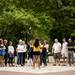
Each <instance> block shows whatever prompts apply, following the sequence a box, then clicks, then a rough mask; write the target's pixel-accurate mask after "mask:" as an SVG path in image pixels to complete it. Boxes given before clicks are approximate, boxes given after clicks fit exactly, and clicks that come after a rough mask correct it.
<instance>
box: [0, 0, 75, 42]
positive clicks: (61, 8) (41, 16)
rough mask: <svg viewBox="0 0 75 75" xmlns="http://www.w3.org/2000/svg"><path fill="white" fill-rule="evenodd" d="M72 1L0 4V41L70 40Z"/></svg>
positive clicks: (1, 0)
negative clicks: (3, 39) (66, 38)
mask: <svg viewBox="0 0 75 75" xmlns="http://www.w3.org/2000/svg"><path fill="white" fill-rule="evenodd" d="M74 3H75V0H0V37H1V38H6V39H9V40H14V41H17V40H18V39H20V38H22V39H24V40H26V38H27V39H28V40H30V39H34V38H36V37H39V38H41V39H43V40H44V39H47V40H53V39H54V38H59V39H62V38H64V37H70V36H71V35H72V33H73V30H75V26H74V25H75V4H74Z"/></svg>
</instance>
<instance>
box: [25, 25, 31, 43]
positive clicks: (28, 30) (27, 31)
mask: <svg viewBox="0 0 75 75" xmlns="http://www.w3.org/2000/svg"><path fill="white" fill-rule="evenodd" d="M30 32H31V26H29V27H28V28H27V30H26V44H27V42H28V34H30Z"/></svg>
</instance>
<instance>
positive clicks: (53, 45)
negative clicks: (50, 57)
mask: <svg viewBox="0 0 75 75" xmlns="http://www.w3.org/2000/svg"><path fill="white" fill-rule="evenodd" d="M52 53H54V44H53V46H52Z"/></svg>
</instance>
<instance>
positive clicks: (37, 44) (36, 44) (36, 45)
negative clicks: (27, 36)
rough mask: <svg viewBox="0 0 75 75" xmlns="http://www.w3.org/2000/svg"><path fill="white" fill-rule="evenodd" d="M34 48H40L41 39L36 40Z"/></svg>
mask: <svg viewBox="0 0 75 75" xmlns="http://www.w3.org/2000/svg"><path fill="white" fill-rule="evenodd" d="M34 46H35V47H36V48H37V47H38V46H39V39H36V40H35V42H34Z"/></svg>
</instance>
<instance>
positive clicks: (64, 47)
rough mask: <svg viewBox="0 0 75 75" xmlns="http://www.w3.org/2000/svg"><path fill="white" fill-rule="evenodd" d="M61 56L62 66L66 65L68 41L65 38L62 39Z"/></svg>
mask: <svg viewBox="0 0 75 75" xmlns="http://www.w3.org/2000/svg"><path fill="white" fill-rule="evenodd" d="M61 54H62V58H63V66H65V65H66V63H67V61H66V60H67V59H68V43H67V42H66V39H65V38H64V39H63V44H62V52H61Z"/></svg>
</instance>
